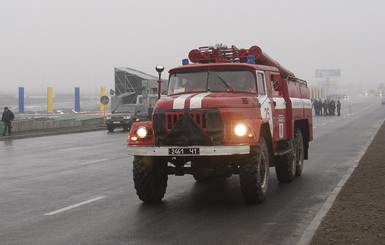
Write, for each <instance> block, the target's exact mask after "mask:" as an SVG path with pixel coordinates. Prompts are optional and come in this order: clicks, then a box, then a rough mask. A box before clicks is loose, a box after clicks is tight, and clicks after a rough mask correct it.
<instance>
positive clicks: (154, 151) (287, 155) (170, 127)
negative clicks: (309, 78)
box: [128, 45, 313, 203]
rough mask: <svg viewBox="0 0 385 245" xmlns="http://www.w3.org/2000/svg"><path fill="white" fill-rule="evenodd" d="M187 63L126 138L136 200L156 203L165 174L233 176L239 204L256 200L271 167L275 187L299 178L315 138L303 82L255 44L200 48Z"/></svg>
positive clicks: (171, 73) (199, 177) (206, 177)
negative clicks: (240, 199)
mask: <svg viewBox="0 0 385 245" xmlns="http://www.w3.org/2000/svg"><path fill="white" fill-rule="evenodd" d="M189 60H190V61H189ZM189 60H187V59H186V60H184V61H183V65H182V66H179V67H176V68H173V69H171V70H170V71H169V80H168V92H167V96H165V97H162V98H160V99H159V100H158V101H157V103H156V105H155V108H154V111H153V114H152V120H150V121H141V122H135V123H134V124H133V125H132V128H131V131H130V133H129V135H128V153H129V154H130V155H133V156H134V160H133V176H134V183H135V189H136V192H137V195H138V196H139V198H140V199H141V200H142V201H144V202H159V201H161V200H162V198H163V197H164V194H165V192H166V187H167V180H168V175H178V176H179V175H185V174H191V175H193V177H194V178H195V180H196V181H207V180H209V179H212V178H218V177H230V176H231V175H233V174H238V175H239V179H240V186H241V192H242V195H243V198H244V200H245V201H246V202H248V203H260V202H263V201H264V199H265V197H266V195H267V193H268V186H269V167H275V171H276V176H277V178H278V180H279V181H280V182H290V181H292V180H293V179H294V178H295V177H296V176H300V175H301V173H302V169H303V161H304V159H308V149H309V142H310V141H311V140H312V139H313V130H312V111H311V101H310V99H309V90H308V87H307V83H306V81H304V80H301V79H298V78H296V77H295V76H294V74H293V73H292V72H290V71H289V70H287V69H286V68H284V67H283V66H281V65H280V64H279V63H278V62H276V61H275V60H273V59H272V58H270V57H269V56H268V55H266V54H265V53H264V52H262V50H261V49H260V48H259V47H258V46H252V47H251V48H249V49H238V48H236V47H235V46H231V47H227V46H223V45H217V46H214V47H211V46H210V47H200V48H199V49H194V50H191V51H190V53H189ZM190 62H191V64H190ZM157 68H158V67H157ZM157 70H158V69H157ZM159 74H160V73H159ZM159 77H160V75H159ZM159 97H160V96H159Z"/></svg>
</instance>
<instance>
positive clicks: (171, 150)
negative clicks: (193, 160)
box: [168, 148, 199, 155]
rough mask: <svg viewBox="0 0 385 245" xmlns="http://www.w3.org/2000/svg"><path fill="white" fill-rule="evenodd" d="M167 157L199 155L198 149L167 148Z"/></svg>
mask: <svg viewBox="0 0 385 245" xmlns="http://www.w3.org/2000/svg"><path fill="white" fill-rule="evenodd" d="M168 154H169V155H199V148H168Z"/></svg>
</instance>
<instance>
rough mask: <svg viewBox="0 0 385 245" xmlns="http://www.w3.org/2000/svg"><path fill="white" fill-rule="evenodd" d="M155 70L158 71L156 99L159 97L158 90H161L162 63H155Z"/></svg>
mask: <svg viewBox="0 0 385 245" xmlns="http://www.w3.org/2000/svg"><path fill="white" fill-rule="evenodd" d="M155 70H156V71H157V72H158V76H159V78H158V100H159V99H160V90H161V87H162V86H161V81H162V80H161V76H162V75H161V74H162V71H163V70H164V66H162V65H157V66H155Z"/></svg>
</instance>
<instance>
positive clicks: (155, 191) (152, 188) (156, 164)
mask: <svg viewBox="0 0 385 245" xmlns="http://www.w3.org/2000/svg"><path fill="white" fill-rule="evenodd" d="M133 164H134V166H133V170H132V171H133V175H134V184H135V189H136V194H137V195H138V197H139V199H140V200H142V201H143V202H160V201H161V200H162V198H163V197H164V194H165V193H166V188H167V180H168V176H167V162H163V161H161V160H160V159H159V158H156V157H141V156H134V161H133Z"/></svg>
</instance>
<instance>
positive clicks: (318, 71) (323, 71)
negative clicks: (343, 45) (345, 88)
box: [315, 69, 341, 77]
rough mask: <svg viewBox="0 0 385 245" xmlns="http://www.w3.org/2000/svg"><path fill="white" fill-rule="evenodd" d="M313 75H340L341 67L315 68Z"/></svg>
mask: <svg viewBox="0 0 385 245" xmlns="http://www.w3.org/2000/svg"><path fill="white" fill-rule="evenodd" d="M315 77H341V69H316V70H315Z"/></svg>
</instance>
